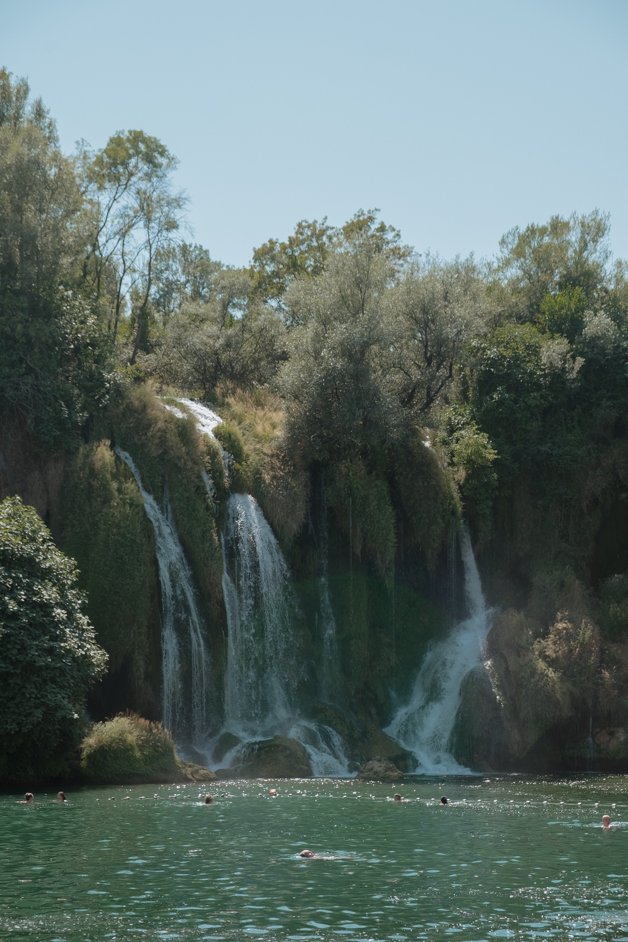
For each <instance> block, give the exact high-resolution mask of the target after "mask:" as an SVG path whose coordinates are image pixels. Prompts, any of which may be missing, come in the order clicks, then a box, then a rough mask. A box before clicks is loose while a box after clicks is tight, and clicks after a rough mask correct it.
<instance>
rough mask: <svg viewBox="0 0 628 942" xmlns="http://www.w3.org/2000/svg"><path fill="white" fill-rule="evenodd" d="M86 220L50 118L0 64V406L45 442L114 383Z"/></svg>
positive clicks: (69, 427) (79, 421) (67, 430)
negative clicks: (88, 279)
mask: <svg viewBox="0 0 628 942" xmlns="http://www.w3.org/2000/svg"><path fill="white" fill-rule="evenodd" d="M86 226H87V215H86V212H85V204H84V201H83V198H82V194H81V190H80V187H79V184H78V180H77V177H76V174H75V171H74V166H73V163H72V161H70V160H68V159H67V158H66V157H64V156H63V154H61V152H60V150H59V148H58V146H57V139H56V132H55V127H54V123H53V122H52V120H51V119H50V117H49V116H48V113H47V112H46V109H45V108H44V106H43V105H42V103H41V101H38V100H36V101H34V102H32V103H31V102H30V101H29V89H28V84H27V83H26V82H25V81H24V80H15V81H14V80H13V79H12V76H11V75H10V74H9V73H8V72H7V71H6V70H4V69H3V70H0V408H1V409H2V410H3V411H4V412H8V413H12V414H17V416H19V418H20V420H26V422H27V424H28V425H29V426H30V427H31V428H33V429H35V430H36V432H37V434H38V436H39V437H40V438H45V439H47V440H48V441H53V440H54V441H57V442H58V441H59V439H60V437H63V436H67V435H68V434H70V435H72V434H75V433H76V432H77V431H79V430H81V429H82V427H83V426H84V425H85V422H86V419H87V415H88V412H89V411H90V410H93V408H94V405H96V404H102V403H104V402H105V401H106V398H107V394H108V389H109V385H110V380H111V377H110V373H109V367H108V356H107V349H106V346H105V344H104V343H103V340H102V337H101V335H100V332H99V330H98V326H97V324H96V323H95V320H94V318H93V317H92V312H91V310H90V308H89V305H87V304H86V303H85V301H84V300H83V299H82V297H81V294H80V290H79V288H80V285H79V274H80V272H79V271H78V270H77V260H79V259H80V258H81V256H82V255H83V253H84V250H85V245H86V241H85V238H86Z"/></svg>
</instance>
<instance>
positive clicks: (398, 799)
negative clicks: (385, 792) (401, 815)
mask: <svg viewBox="0 0 628 942" xmlns="http://www.w3.org/2000/svg"><path fill="white" fill-rule="evenodd" d="M393 801H396V802H400V801H405V798H402V797H401V795H393Z"/></svg>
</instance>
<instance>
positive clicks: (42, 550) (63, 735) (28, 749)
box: [0, 497, 107, 781]
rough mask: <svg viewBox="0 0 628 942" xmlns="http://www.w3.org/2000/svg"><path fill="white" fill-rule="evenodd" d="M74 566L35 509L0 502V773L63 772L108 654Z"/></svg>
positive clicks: (16, 500) (12, 778)
mask: <svg viewBox="0 0 628 942" xmlns="http://www.w3.org/2000/svg"><path fill="white" fill-rule="evenodd" d="M77 585H78V572H77V569H76V564H75V562H74V560H73V559H70V558H69V557H67V556H65V555H64V554H63V553H62V552H61V551H60V550H59V549H57V547H56V546H55V544H54V543H53V540H52V537H51V536H50V533H49V531H48V529H47V528H46V526H45V525H44V523H43V522H42V520H41V519H40V518H39V516H38V515H37V512H36V511H35V510H34V509H33V508H32V507H26V506H24V504H23V503H22V502H21V500H20V499H19V498H18V497H11V498H7V499H6V500H4V501H2V503H0V779H4V780H5V781H15V780H16V779H19V778H23V777H28V778H31V779H33V778H36V779H42V778H52V777H56V776H61V775H67V774H68V771H69V769H70V766H71V764H72V761H73V759H74V755H75V750H76V749H77V747H78V744H79V743H80V739H81V736H82V735H83V732H84V728H85V727H84V709H85V699H86V696H87V692H88V690H89V688H90V687H91V686H92V684H93V683H94V682H95V681H96V680H97V679H98V678H99V677H100V676H101V675H102V674H103V673H104V671H105V665H106V662H107V656H106V654H105V652H104V651H103V650H102V648H100V647H99V646H98V645H97V644H96V639H95V634H94V630H93V628H92V626H91V624H90V622H89V619H88V618H87V616H86V615H85V614H84V612H83V604H84V600H83V597H82V595H81V593H80V592H79V591H78V588H77Z"/></svg>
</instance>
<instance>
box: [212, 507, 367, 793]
mask: <svg viewBox="0 0 628 942" xmlns="http://www.w3.org/2000/svg"><path fill="white" fill-rule="evenodd" d="M223 552H224V559H225V568H224V574H223V592H224V599H225V607H226V612H227V626H228V655H227V669H226V672H225V724H224V730H223V732H227V733H230V734H232V735H233V736H235V737H236V738H237V739H238V740H239V741H240V743H242V744H244V745H245V744H246V743H247V742H254V741H257V740H261V739H267V738H270V737H272V736H276V735H284V736H288V737H290V738H292V739H296V740H298V741H299V742H300V743H301V744H302V745H303V746H304V748H305V749H306V751H307V753H308V756H309V759H310V763H311V766H312V771H313V773H314V775H320V776H323V775H347V774H348V769H347V758H346V756H345V753H344V748H343V743H342V740H341V738H340V736H339V735H338V734H337V733H336V732H335V731H334V730H332V729H331V728H330V727H328V726H325V725H323V724H320V723H315V722H313V721H310V720H308V719H306V718H304V717H302V716H301V711H300V709H299V705H298V686H299V681H300V680H301V679H302V671H301V668H300V665H301V664H302V663H303V657H302V652H301V651H300V648H299V643H298V633H297V630H296V629H297V626H298V624H299V622H300V614H299V610H298V604H297V600H296V597H295V595H294V591H293V588H292V583H291V576H290V572H289V570H288V566H287V564H286V561H285V559H284V557H283V554H282V552H281V548H280V546H279V543H278V542H277V540H276V538H275V536H274V534H273V532H272V530H271V528H270V526H269V524H268V522H267V520H266V518H265V517H264V515H263V513H262V511H261V509H260V507H259V505H258V504H257V501H256V500H255V498H254V497H252V496H251V495H250V494H232V495H231V497H230V498H229V502H228V506H227V522H226V525H225V533H224V542H223ZM237 751H238V749H237V748H236V750H234V751H233V752H232V753H231V755H229V756H228V757H227V761H232V760H233V759H234V758H236V755H237Z"/></svg>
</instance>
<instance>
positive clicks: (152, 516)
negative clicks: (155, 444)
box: [115, 447, 210, 750]
mask: <svg viewBox="0 0 628 942" xmlns="http://www.w3.org/2000/svg"><path fill="white" fill-rule="evenodd" d="M115 453H116V454H117V455H118V457H119V458H120V459H121V460H122V461H124V463H125V464H126V465H127V466H128V468H129V470H130V471H131V473H132V475H133V477H134V478H135V481H136V483H137V486H138V488H139V490H140V493H141V495H142V500H143V501H144V508H145V510H146V515H147V516H148V518H149V520H150V522H151V524H152V526H153V531H154V535H155V552H156V555H157V566H158V570H159V582H160V586H161V607H162V613H161V617H162V686H163V691H162V703H163V707H162V708H163V723H164V726H165V727H166V728H167V729H168V730H170V732H171V733H172V735H173V736H174V738H175V740H176V741H177V743H179V744H190V745H193V746H194V747H195V748H197V749H199V750H202V748H203V746H204V743H205V742H206V739H207V727H208V705H209V682H210V660H209V653H208V650H207V645H206V641H205V627H204V625H203V621H202V618H201V616H200V612H199V610H198V604H197V600H196V593H195V590H194V585H193V582H192V574H191V572H190V568H189V566H188V564H187V561H186V559H185V555H184V553H183V548H182V546H181V543H180V541H179V538H178V536H177V532H176V529H175V526H174V522H173V520H172V515H171V513H170V505H169V502H168V498H167V496H166V498H165V502H164V503H165V511H164V512H162V511H161V510H160V508H159V506H158V504H157V502H156V500H155V498H154V497H153V496H152V495H151V494H149V493H148V491H146V490H145V488H144V485H143V483H142V478H141V475H140V472H139V470H138V469H137V467H136V465H135V463H134V461H133V459H132V458H131V456H130V455H129V454H128V453H127V452H126V451H123V450H122V449H121V448H118V447H116V448H115Z"/></svg>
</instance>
